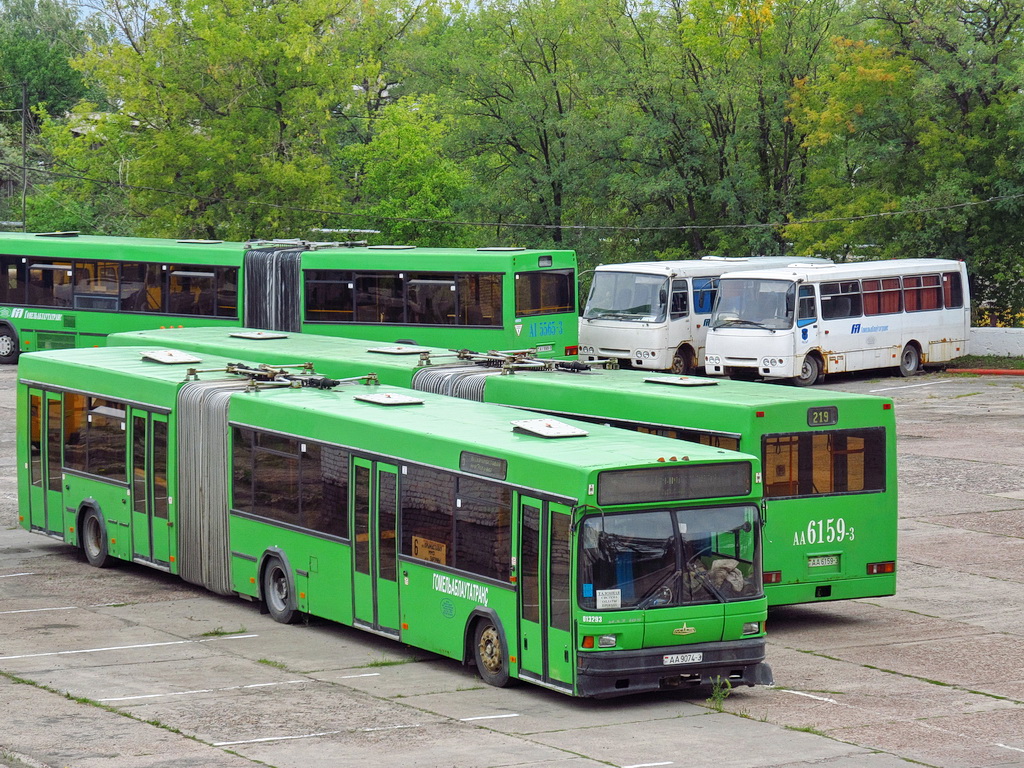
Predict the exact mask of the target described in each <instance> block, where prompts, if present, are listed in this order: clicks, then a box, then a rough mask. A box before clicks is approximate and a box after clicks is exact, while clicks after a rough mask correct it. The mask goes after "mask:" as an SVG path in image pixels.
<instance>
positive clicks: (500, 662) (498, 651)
mask: <svg viewBox="0 0 1024 768" xmlns="http://www.w3.org/2000/svg"><path fill="white" fill-rule="evenodd" d="M473 657H474V659H475V661H476V669H477V672H479V673H480V677H482V678H483V681H484V682H485V683H487V684H488V685H493V686H495V687H497V688H504V687H505V686H506V685H508V682H509V677H508V658H507V656H506V654H505V638H503V637H502V635H501V630H500V629H498V627H497V625H495V623H494V622H493V621H491V620H490V619H483V620H481V621H478V622H477V625H476V632H475V633H474V636H473Z"/></svg>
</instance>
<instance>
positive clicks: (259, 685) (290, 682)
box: [98, 680, 309, 703]
mask: <svg viewBox="0 0 1024 768" xmlns="http://www.w3.org/2000/svg"><path fill="white" fill-rule="evenodd" d="M307 682H309V681H308V680H285V681H283V682H280V683H250V684H249V685H229V686H226V687H224V688H197V689H196V690H194V691H170V692H168V693H145V694H140V695H138V696H118V697H116V698H111V699H98V701H100V702H104V703H106V702H108V701H138V700H139V699H159V698H161V697H164V696H188V695H190V694H194V693H215V692H218V691H240V690H243V689H245V688H266V687H268V686H271V685H294V684H295V683H307Z"/></svg>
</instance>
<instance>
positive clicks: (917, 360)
mask: <svg viewBox="0 0 1024 768" xmlns="http://www.w3.org/2000/svg"><path fill="white" fill-rule="evenodd" d="M920 370H921V353H920V352H918V351H917V347H915V346H914V345H913V344H907V346H905V347H904V348H903V354H902V355H900V376H913V375H914V374H916V373H917V372H918V371H920Z"/></svg>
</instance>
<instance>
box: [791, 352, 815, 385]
mask: <svg viewBox="0 0 1024 768" xmlns="http://www.w3.org/2000/svg"><path fill="white" fill-rule="evenodd" d="M819 376H821V363H819V362H818V358H816V357H814V355H807V357H805V358H804V362H803V364H802V365H801V366H800V373H799V374H798V375H797V376H796V378H795V379H793V383H794V384H796V385H797V386H798V387H809V386H811V384H813V383H814V382H816V381H817V380H818V377H819Z"/></svg>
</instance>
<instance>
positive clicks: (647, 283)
mask: <svg viewBox="0 0 1024 768" xmlns="http://www.w3.org/2000/svg"><path fill="white" fill-rule="evenodd" d="M667 305H668V278H667V277H665V276H664V275H642V274H638V273H635V272H600V271H598V272H595V273H594V282H593V283H592V284H591V286H590V297H589V298H588V299H587V306H586V309H584V310H583V316H584V317H585V318H587V319H589V320H594V319H597V318H601V319H609V320H625V321H627V322H638V323H660V322H662V321H664V319H665V311H666V307H667Z"/></svg>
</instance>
